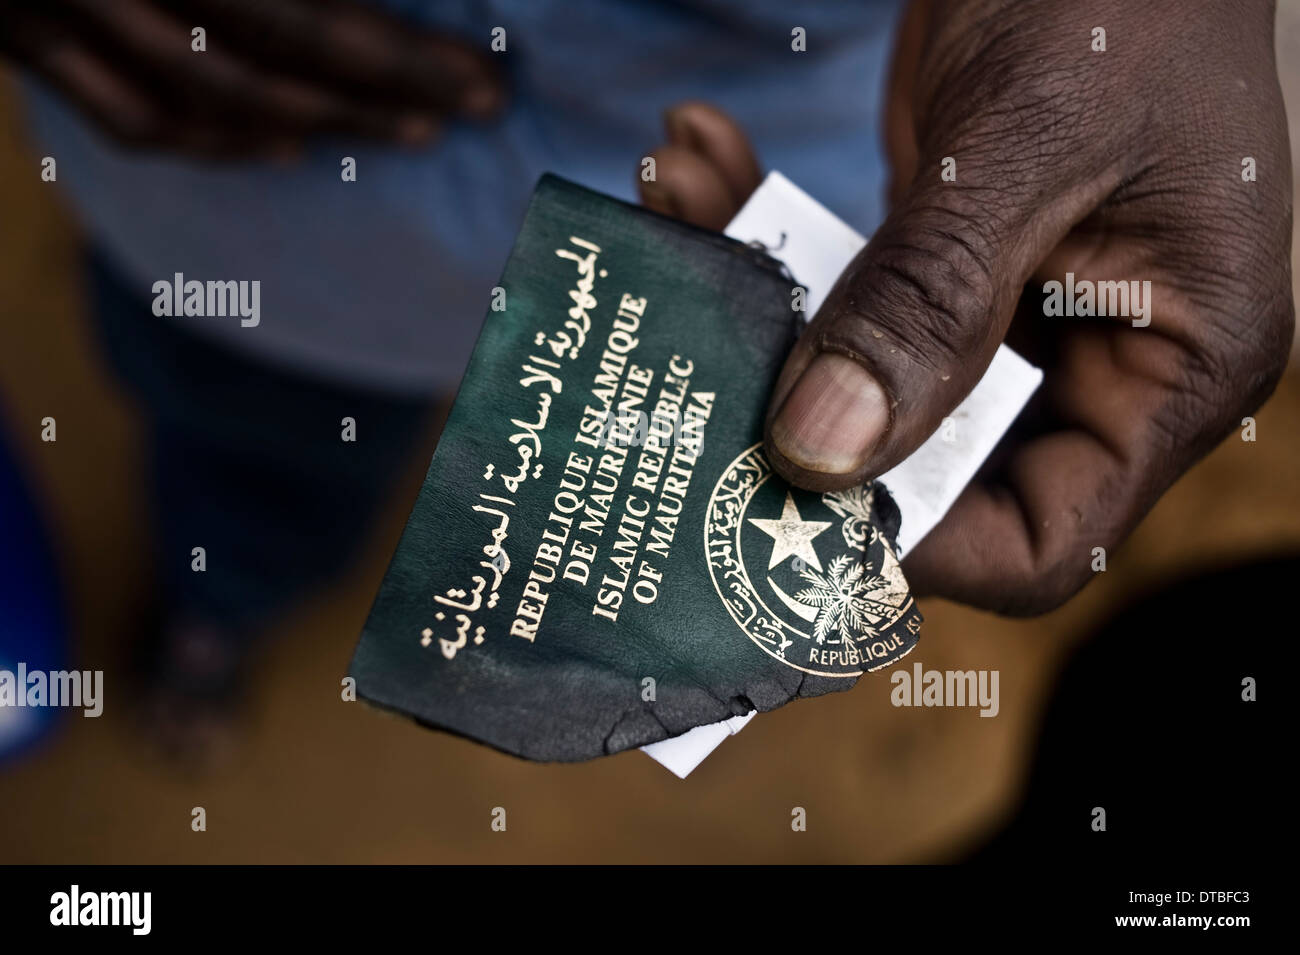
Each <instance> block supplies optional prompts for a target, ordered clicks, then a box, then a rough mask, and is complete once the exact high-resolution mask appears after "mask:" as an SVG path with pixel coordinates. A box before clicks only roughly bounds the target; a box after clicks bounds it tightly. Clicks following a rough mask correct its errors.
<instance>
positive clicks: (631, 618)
mask: <svg viewBox="0 0 1300 955" xmlns="http://www.w3.org/2000/svg"><path fill="white" fill-rule="evenodd" d="M795 287H796V281H795V279H794V278H793V277H791V276H790V275H789V274H788V273H787V272H786V271H785V270H784V268H783V267H782V266H781V264H780V263H779V262H778V261H776V260H775V259H773V258H771V257H770V256H768V255H767V254H766V253H765V252H763V251H762V250H759V249H756V248H753V247H751V246H747V245H744V244H742V243H739V242H735V241H733V240H731V239H728V238H726V237H724V236H721V235H718V234H716V233H712V232H706V231H703V230H699V229H695V228H693V227H691V226H688V225H684V224H682V223H679V222H676V221H673V220H670V219H667V218H664V217H661V216H658V215H655V214H654V213H651V212H648V211H646V210H644V209H640V208H637V207H635V206H631V205H628V204H626V203H623V202H620V201H618V200H615V199H611V198H609V197H606V196H602V195H599V194H597V193H594V192H591V191H589V190H586V189H583V188H581V187H579V186H576V185H574V184H572V183H569V182H566V181H564V180H562V179H558V178H556V177H553V176H546V177H543V179H542V180H541V181H540V183H539V184H538V186H537V189H536V192H535V193H534V195H533V198H532V201H531V203H530V205H529V208H528V212H527V216H526V218H525V219H524V224H523V229H522V231H521V232H520V234H519V237H518V239H517V240H516V243H515V247H514V250H513V252H512V253H511V255H510V259H509V261H508V263H507V264H506V269H505V274H504V275H503V277H502V279H501V283H500V286H499V287H498V288H497V289H495V290H494V293H493V299H492V303H491V307H490V309H489V311H488V313H487V318H486V321H485V323H484V326H483V331H482V333H481V335H480V337H479V340H478V343H477V345H476V346H475V349H474V354H473V356H472V358H471V359H470V364H469V368H468V370H467V371H466V374H465V378H464V381H463V383H462V385H461V389H460V392H459V394H458V395H457V397H456V403H455V406H454V408H453V410H452V413H451V417H450V419H449V421H448V423H447V426H446V429H445V430H444V432H443V435H442V438H441V441H440V443H439V445H438V448H437V451H436V452H435V454H434V456H433V460H432V461H431V462H430V465H429V470H428V474H427V475H426V477H425V479H424V484H423V486H422V488H421V490H420V493H419V497H418V498H417V500H416V502H415V506H414V509H413V510H412V512H411V516H410V519H409V521H408V523H407V525H406V528H405V530H404V532H403V534H402V538H401V541H400V543H399V544H398V547H397V552H396V553H395V555H394V556H393V560H392V563H391V564H390V566H389V568H388V572H387V574H386V575H385V577H384V580H383V583H382V584H381V586H380V589H379V594H378V596H377V597H376V599H375V603H374V607H373V608H372V609H371V612H370V616H369V618H368V619H367V621H366V625H365V630H364V632H363V634H362V637H361V642H360V644H359V646H358V647H357V650H356V654H355V656H354V658H353V662H352V670H351V672H352V675H353V676H354V677H355V678H356V682H357V690H358V693H359V695H360V696H361V697H363V698H364V699H367V700H369V701H371V702H374V703H377V704H380V705H382V706H385V707H389V708H392V709H395V710H399V711H401V712H403V713H407V714H410V715H411V716H413V717H415V718H416V719H417V720H419V721H420V722H422V723H426V724H428V725H431V726H434V727H437V728H440V729H443V730H448V731H451V732H455V733H459V734H463V735H465V736H467V737H470V738H472V739H475V740H479V741H480V742H483V743H487V744H489V745H491V746H494V747H497V748H499V749H502V750H505V751H506V752H509V753H513V754H515V755H518V756H523V757H526V758H529V759H538V760H581V759H589V758H592V757H595V756H601V755H605V754H608V753H615V752H618V751H620V750H624V749H628V748H631V747H635V746H641V745H644V744H646V743H652V742H656V741H658V740H662V739H666V738H668V737H671V736H677V735H679V734H681V733H684V732H686V731H687V730H689V729H691V728H693V727H696V726H700V725H704V724H707V723H713V722H717V721H719V720H724V719H727V718H729V717H732V716H738V715H744V714H746V713H748V712H750V710H753V709H757V710H771V709H775V708H776V707H778V706H781V705H783V704H785V703H787V702H789V701H790V700H792V699H794V698H796V697H805V696H818V695H820V694H823V693H828V692H831V691H833V690H842V689H847V688H849V687H850V686H852V685H853V683H854V682H855V681H856V678H857V677H858V676H860V675H861V674H862V673H864V672H866V671H869V670H875V669H879V668H881V667H884V666H888V665H890V664H892V663H894V662H896V661H897V660H898V659H899V658H900V657H902V656H903V655H904V654H906V653H907V652H908V651H909V650H911V649H912V647H913V646H915V644H916V641H917V639H918V635H919V630H920V623H921V617H920V614H919V613H918V612H917V610H916V607H915V605H914V602H913V600H912V597H911V595H910V593H909V592H908V587H907V582H906V581H905V580H904V578H903V574H902V571H901V570H900V568H899V564H898V560H897V559H896V557H895V548H894V546H893V543H892V542H893V540H894V539H895V536H896V535H897V532H898V520H899V516H898V509H897V507H895V506H894V504H893V502H892V500H891V499H890V498H889V496H888V493H887V491H886V490H885V489H884V488H883V487H881V486H880V485H879V484H876V485H871V486H867V487H862V488H856V489H854V490H851V491H845V492H838V493H828V494H814V493H811V492H805V491H802V490H798V489H795V488H792V487H791V486H789V485H787V484H786V483H785V482H784V481H782V480H781V478H780V477H779V476H777V475H776V474H775V473H773V471H772V469H771V467H770V466H769V463H768V461H767V459H766V457H765V455H764V452H763V447H762V424H763V415H764V410H765V406H766V402H767V397H768V393H769V391H770V389H771V387H772V384H773V381H774V380H775V377H776V374H777V372H778V371H779V370H780V368H781V365H782V362H783V361H784V359H785V356H786V353H787V351H788V350H789V347H790V345H791V343H792V341H793V337H794V334H795V329H796V325H797V323H796V318H797V315H798V313H796V312H795V311H794V310H793V309H792V300H794V299H795V296H794V295H793V294H792V293H793V289H794V288H795Z"/></svg>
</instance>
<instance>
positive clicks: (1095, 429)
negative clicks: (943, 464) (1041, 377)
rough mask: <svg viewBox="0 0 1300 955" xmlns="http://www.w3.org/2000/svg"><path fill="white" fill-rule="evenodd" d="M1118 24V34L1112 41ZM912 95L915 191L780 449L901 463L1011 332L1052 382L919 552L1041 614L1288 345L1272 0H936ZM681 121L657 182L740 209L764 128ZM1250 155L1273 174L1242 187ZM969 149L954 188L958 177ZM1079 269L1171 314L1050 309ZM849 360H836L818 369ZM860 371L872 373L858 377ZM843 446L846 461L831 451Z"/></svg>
mask: <svg viewBox="0 0 1300 955" xmlns="http://www.w3.org/2000/svg"><path fill="white" fill-rule="evenodd" d="M1096 26H1101V27H1103V28H1105V30H1106V40H1107V51H1106V52H1094V51H1093V50H1092V48H1091V43H1092V30H1093V28H1094V27H1096ZM887 106H888V109H887V115H888V119H887V128H886V143H887V147H888V152H889V156H890V160H891V164H892V166H893V173H894V178H893V183H892V187H891V199H892V209H891V212H890V214H889V216H888V218H887V219H886V220H885V222H884V223H883V224H882V225H881V227H880V228H879V229H878V230H877V232H876V233H875V234H874V236H873V237H872V239H871V242H870V244H869V245H868V246H867V248H866V249H864V250H863V251H862V253H861V254H859V255H858V256H857V258H856V259H855V260H854V262H853V263H852V265H851V266H850V267H849V268H848V269H847V270H846V271H845V273H844V274H843V276H842V277H841V279H840V281H839V283H838V284H837V286H836V288H835V289H834V291H833V293H832V295H831V296H830V298H829V299H828V301H827V302H826V304H825V305H824V306H823V307H822V309H821V310H820V312H819V313H818V315H817V316H816V317H815V319H814V321H813V323H812V325H811V326H810V328H809V329H808V331H807V332H806V333H805V334H804V335H803V336H802V337H801V339H800V340H799V342H798V344H797V345H796V346H795V349H794V351H793V352H792V354H791V355H790V357H789V359H788V361H787V363H786V366H785V369H784V371H783V372H782V374H781V376H780V379H779V381H778V383H777V385H776V388H775V390H774V393H773V395H772V400H771V407H770V410H769V415H768V424H767V449H768V452H769V455H770V457H771V460H772V462H773V465H774V467H775V468H776V469H777V470H778V471H779V472H781V473H782V474H783V475H784V476H785V477H786V478H788V479H789V480H791V481H792V482H794V483H795V484H798V485H801V486H803V487H807V488H810V489H813V490H827V489H834V488H841V487H845V486H848V485H851V484H854V483H856V482H860V481H863V480H867V479H870V478H872V477H874V476H875V475H878V474H881V473H883V472H884V471H886V470H888V469H889V468H890V467H892V466H893V465H895V464H897V463H898V462H899V461H901V460H902V459H903V458H904V457H906V456H907V455H908V454H909V453H911V452H912V451H913V450H914V449H915V448H916V447H917V446H918V445H920V444H921V443H922V442H923V441H924V440H925V439H926V438H927V437H928V436H929V435H930V434H931V433H933V432H934V431H935V430H936V428H937V427H938V426H939V424H940V423H941V422H942V420H943V418H944V417H945V416H947V415H948V414H950V413H951V411H952V410H953V409H954V408H955V407H956V406H957V405H958V403H960V401H961V400H962V399H963V398H964V397H965V395H966V394H967V393H968V392H969V391H970V390H971V388H972V387H973V386H974V385H975V384H976V382H978V381H979V379H980V377H981V375H982V374H983V372H984V370H985V369H986V367H987V366H988V363H989V361H990V360H991V358H992V356H993V353H994V351H995V350H996V348H997V346H998V343H999V342H1002V341H1003V340H1004V339H1005V340H1006V342H1007V344H1009V345H1011V346H1012V347H1014V348H1016V349H1017V350H1018V351H1020V352H1021V353H1022V354H1024V355H1025V356H1026V357H1027V358H1028V359H1029V360H1031V361H1033V362H1034V363H1035V364H1038V365H1039V366H1040V367H1042V368H1043V369H1044V371H1045V373H1046V378H1045V381H1044V385H1043V387H1042V389H1041V390H1040V393H1039V394H1038V395H1037V396H1036V397H1035V399H1034V400H1033V402H1031V405H1030V408H1029V409H1028V411H1027V412H1026V414H1025V415H1023V416H1022V420H1021V422H1020V423H1019V424H1018V425H1017V427H1016V429H1014V430H1013V432H1012V433H1011V434H1010V435H1009V436H1008V438H1007V439H1006V440H1004V441H1003V443H1002V445H1001V446H1000V448H999V449H998V452H997V453H996V454H995V457H994V459H993V460H991V461H990V462H989V465H988V466H987V467H986V468H985V469H984V471H983V472H981V474H980V475H979V476H978V477H977V479H976V481H975V482H973V483H972V485H971V486H970V487H969V488H967V490H966V491H965V493H963V495H962V496H961V497H960V499H959V500H958V501H957V502H956V504H955V505H954V507H953V508H952V510H951V511H950V512H949V514H948V515H947V517H946V518H945V519H944V520H943V522H942V523H941V524H940V525H939V526H938V527H937V528H936V529H935V530H934V531H933V532H931V533H930V535H929V536H928V537H927V538H926V539H925V540H923V541H922V542H921V543H920V544H919V545H918V546H917V547H916V549H915V550H914V551H913V552H912V553H911V554H909V555H907V557H906V559H905V560H904V568H905V570H906V572H907V575H908V577H909V579H910V580H911V581H912V584H913V586H914V587H915V588H916V590H917V591H918V592H920V593H934V594H939V595H944V596H948V597H951V598H954V599H957V600H959V601H962V602H965V603H969V604H973V605H976V606H980V607H985V608H989V609H993V610H996V611H999V612H1003V613H1016V614H1024V613H1037V612H1042V611H1045V610H1048V609H1051V608H1053V607H1055V606H1057V605H1059V604H1060V603H1062V602H1063V601H1064V600H1066V599H1067V598H1069V597H1070V596H1071V595H1073V594H1074V593H1075V592H1076V591H1077V590H1078V589H1079V588H1080V587H1082V586H1083V585H1084V584H1085V583H1086V582H1087V580H1088V579H1090V577H1091V576H1092V570H1091V563H1092V550H1093V548H1095V547H1104V548H1106V549H1107V551H1110V550H1111V549H1112V548H1114V547H1115V546H1117V545H1118V544H1119V543H1120V542H1122V541H1123V540H1124V538H1125V537H1126V536H1127V535H1128V534H1129V533H1130V532H1131V531H1132V529H1133V527H1134V526H1135V525H1136V524H1137V522H1138V521H1140V520H1141V518H1142V517H1143V516H1144V515H1145V514H1146V513H1147V511H1149V510H1150V508H1151V507H1152V506H1153V505H1154V504H1155V502H1156V500H1157V499H1158V498H1159V497H1160V495H1161V494H1162V493H1164V491H1165V490H1166V489H1167V488H1168V487H1169V486H1170V485H1171V484H1172V483H1173V482H1174V481H1175V480H1176V479H1177V478H1178V477H1179V476H1180V475H1181V474H1182V473H1183V472H1184V471H1186V470H1187V469H1188V468H1189V467H1190V466H1191V465H1192V464H1193V463H1195V462H1196V461H1197V460H1198V459H1199V458H1201V457H1202V456H1203V455H1205V454H1206V453H1207V452H1208V451H1209V450H1210V449H1211V448H1212V447H1214V446H1215V445H1216V444H1217V443H1218V442H1220V441H1222V440H1223V439H1224V438H1225V437H1226V436H1227V435H1229V434H1232V433H1234V432H1235V430H1236V429H1238V428H1240V427H1241V424H1242V418H1243V417H1245V416H1247V415H1250V414H1251V413H1252V412H1253V411H1254V410H1255V409H1257V408H1258V407H1259V406H1260V405H1261V404H1262V403H1263V401H1264V400H1265V399H1266V398H1267V397H1268V396H1269V394H1271V392H1272V390H1273V388H1274V386H1275V385H1276V383H1277V381H1278V378H1279V377H1280V375H1281V373H1282V371H1283V369H1284V367H1285V365H1286V361H1287V357H1288V351H1289V348H1290V343H1291V339H1292V332H1293V325H1294V305H1293V302H1292V293H1291V275H1290V241H1291V214H1292V210H1291V195H1292V192H1291V172H1290V156H1289V147H1288V143H1287V127H1286V118H1285V115H1284V112H1283V107H1282V99H1281V93H1280V90H1279V88H1278V82H1277V77H1276V70H1275V65H1274V60H1273V5H1272V4H1271V3H1264V2H1245V3H1229V2H1220V0H1214V2H1207V3H1201V4H1195V5H1189V4H1186V3H1178V2H1144V3H1131V2H1125V0H1076V2H1071V3H1053V2H1034V0H1016V2H1004V0H945V2H933V3H914V4H913V5H912V6H911V8H909V11H908V13H907V16H906V18H905V20H904V24H903V27H902V30H901V31H900V37H899V40H898V45H897V50H896V54H895V61H894V67H893V72H892V78H891V85H890V91H889V101H888V104H887ZM668 137H669V141H668V145H666V146H665V147H664V148H663V149H662V150H660V151H658V152H656V153H655V155H656V156H657V157H660V160H659V165H658V169H659V182H658V183H656V184H652V186H651V188H650V190H649V191H646V190H643V198H644V201H646V202H647V204H648V205H650V206H651V207H653V208H657V209H659V210H661V211H665V212H670V213H674V214H678V215H682V216H684V217H686V218H691V219H693V220H694V221H698V222H701V223H702V224H706V225H711V226H714V227H717V226H719V225H720V224H722V223H725V221H726V219H727V218H729V212H730V211H734V208H736V206H735V205H734V204H733V205H728V203H727V202H725V201H724V198H722V197H726V196H731V197H733V198H734V197H735V196H736V195H738V194H739V195H741V196H742V197H743V195H747V190H750V189H752V188H753V186H754V184H755V183H756V182H757V181H758V173H757V163H756V162H755V161H754V159H753V156H752V152H751V151H750V149H749V147H748V145H747V143H746V142H745V140H744V136H743V133H742V131H740V130H739V129H737V128H736V127H735V124H734V123H731V122H730V120H728V119H727V118H726V117H725V116H722V115H721V114H720V113H718V112H717V111H716V110H712V109H710V108H709V107H707V106H704V105H703V104H684V105H683V106H681V107H679V108H677V109H675V110H673V111H670V114H669V123H668ZM683 154H689V155H687V156H686V157H685V158H683ZM1247 156H1250V157H1254V159H1255V161H1256V164H1257V181H1255V182H1250V183H1248V182H1243V180H1242V160H1243V158H1244V157H1247ZM944 157H953V158H954V159H955V161H956V171H957V181H956V182H944V181H942V180H941V178H940V169H941V164H942V162H943V159H944ZM688 183H689V184H688ZM1066 272H1073V273H1074V274H1075V276H1076V279H1077V280H1080V281H1081V280H1084V279H1091V280H1093V281H1102V280H1128V279H1136V280H1150V281H1151V283H1152V292H1151V301H1152V308H1151V324H1150V326H1149V327H1146V328H1135V327H1133V326H1132V324H1131V322H1130V320H1129V319H1128V318H1119V317H1116V318H1093V319H1081V318H1046V317H1044V313H1043V307H1042V300H1043V294H1042V287H1043V283H1044V282H1045V281H1048V280H1051V279H1055V280H1057V281H1062V280H1063V279H1064V276H1065V273H1066ZM1013 318H1014V319H1015V321H1014V323H1013V321H1012V320H1013ZM827 354H829V355H831V356H833V357H832V358H831V359H830V361H829V363H827V362H823V366H824V367H828V368H830V369H831V372H833V373H832V374H824V375H819V376H818V375H814V376H811V377H810V380H808V381H805V382H803V384H805V385H807V387H796V383H797V382H799V381H800V379H801V376H802V375H803V373H804V372H805V371H807V370H808V368H809V366H810V364H812V362H813V361H814V360H815V359H818V357H819V356H823V355H827ZM860 370H861V371H865V372H866V374H867V375H868V376H869V378H867V379H866V380H867V382H869V383H870V382H872V381H874V384H868V385H866V386H862V387H858V390H853V389H852V388H846V387H845V386H844V384H843V382H844V381H845V380H849V381H850V382H851V383H853V384H854V385H855V386H858V385H860V384H861V382H860V379H861V375H860ZM864 389H865V390H864ZM864 396H865V397H864ZM873 401H874V404H873ZM828 422H829V423H828ZM800 427H802V428H803V429H804V431H803V432H800V431H799V430H798V429H799V428H800ZM828 435H829V437H828ZM827 441H831V442H832V443H835V444H837V445H838V446H839V449H840V451H841V453H840V454H839V455H838V456H837V455H827V454H823V453H821V447H822V444H824V443H825V442H827ZM846 446H847V447H851V448H854V449H856V453H855V454H852V455H849V456H847V457H846V455H845V454H844V453H843V450H844V448H845V447H846ZM850 458H851V460H850ZM1223 490H1224V493H1226V494H1231V493H1232V489H1231V488H1224V489H1223Z"/></svg>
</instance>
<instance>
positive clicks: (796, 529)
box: [749, 491, 832, 573]
mask: <svg viewBox="0 0 1300 955" xmlns="http://www.w3.org/2000/svg"><path fill="white" fill-rule="evenodd" d="M749 523H751V524H753V525H754V526H755V527H757V528H758V529H759V530H760V531H762V532H763V533H764V534H769V535H771V537H772V559H771V560H769V561H768V563H767V569H768V570H771V569H772V568H773V567H775V566H776V565H777V564H779V563H781V562H782V561H783V560H785V559H786V558H787V557H789V556H791V555H793V556H795V557H798V558H799V559H800V560H803V561H806V562H807V563H808V564H809V565H811V566H812V567H815V568H816V569H817V571H818V572H819V573H820V572H821V569H822V565H821V561H819V560H818V559H817V551H815V550H813V545H812V542H813V538H814V537H816V536H817V535H818V534H820V533H821V532H822V531H824V530H826V528H828V527H830V526H831V523H832V522H831V521H805V520H803V518H801V517H800V516H799V509H798V508H797V507H795V506H794V495H793V494H791V493H790V492H789V491H786V492H785V507H784V508H783V509H782V510H781V516H780V517H779V518H777V519H776V520H774V521H773V520H764V519H760V518H757V517H751V518H750V519H749Z"/></svg>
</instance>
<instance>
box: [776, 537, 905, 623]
mask: <svg viewBox="0 0 1300 955" xmlns="http://www.w3.org/2000/svg"><path fill="white" fill-rule="evenodd" d="M796 566H797V567H798V570H799V576H801V577H803V579H804V580H806V581H807V582H808V583H809V585H810V586H808V587H805V588H804V589H803V590H801V591H799V592H798V593H797V594H795V595H794V599H795V600H797V601H799V602H800V603H802V604H806V605H808V606H809V607H816V608H817V616H816V618H815V619H814V620H813V636H814V637H816V639H817V642H818V643H826V638H827V637H833V639H832V640H831V641H830V642H831V643H841V642H848V641H853V640H862V639H864V638H867V637H873V638H874V637H877V636H879V633H878V632H877V631H876V629H875V626H874V625H875V624H876V623H877V622H879V621H880V620H881V619H882V618H888V617H891V616H892V615H893V614H895V613H896V612H897V608H895V607H893V606H891V605H890V604H887V603H884V602H883V601H880V600H876V599H874V596H873V595H880V596H883V594H882V593H881V591H884V590H887V588H888V585H887V583H886V581H885V580H884V579H883V578H881V577H880V576H878V575H872V574H868V571H870V570H871V569H872V568H871V562H870V561H863V560H861V559H859V558H858V557H857V555H854V554H841V555H840V556H839V557H836V558H835V560H833V561H831V565H830V568H829V569H828V570H827V571H826V573H824V574H822V573H818V572H817V571H816V570H814V569H813V568H812V567H810V566H809V565H808V564H806V563H798V564H797V565H796Z"/></svg>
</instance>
